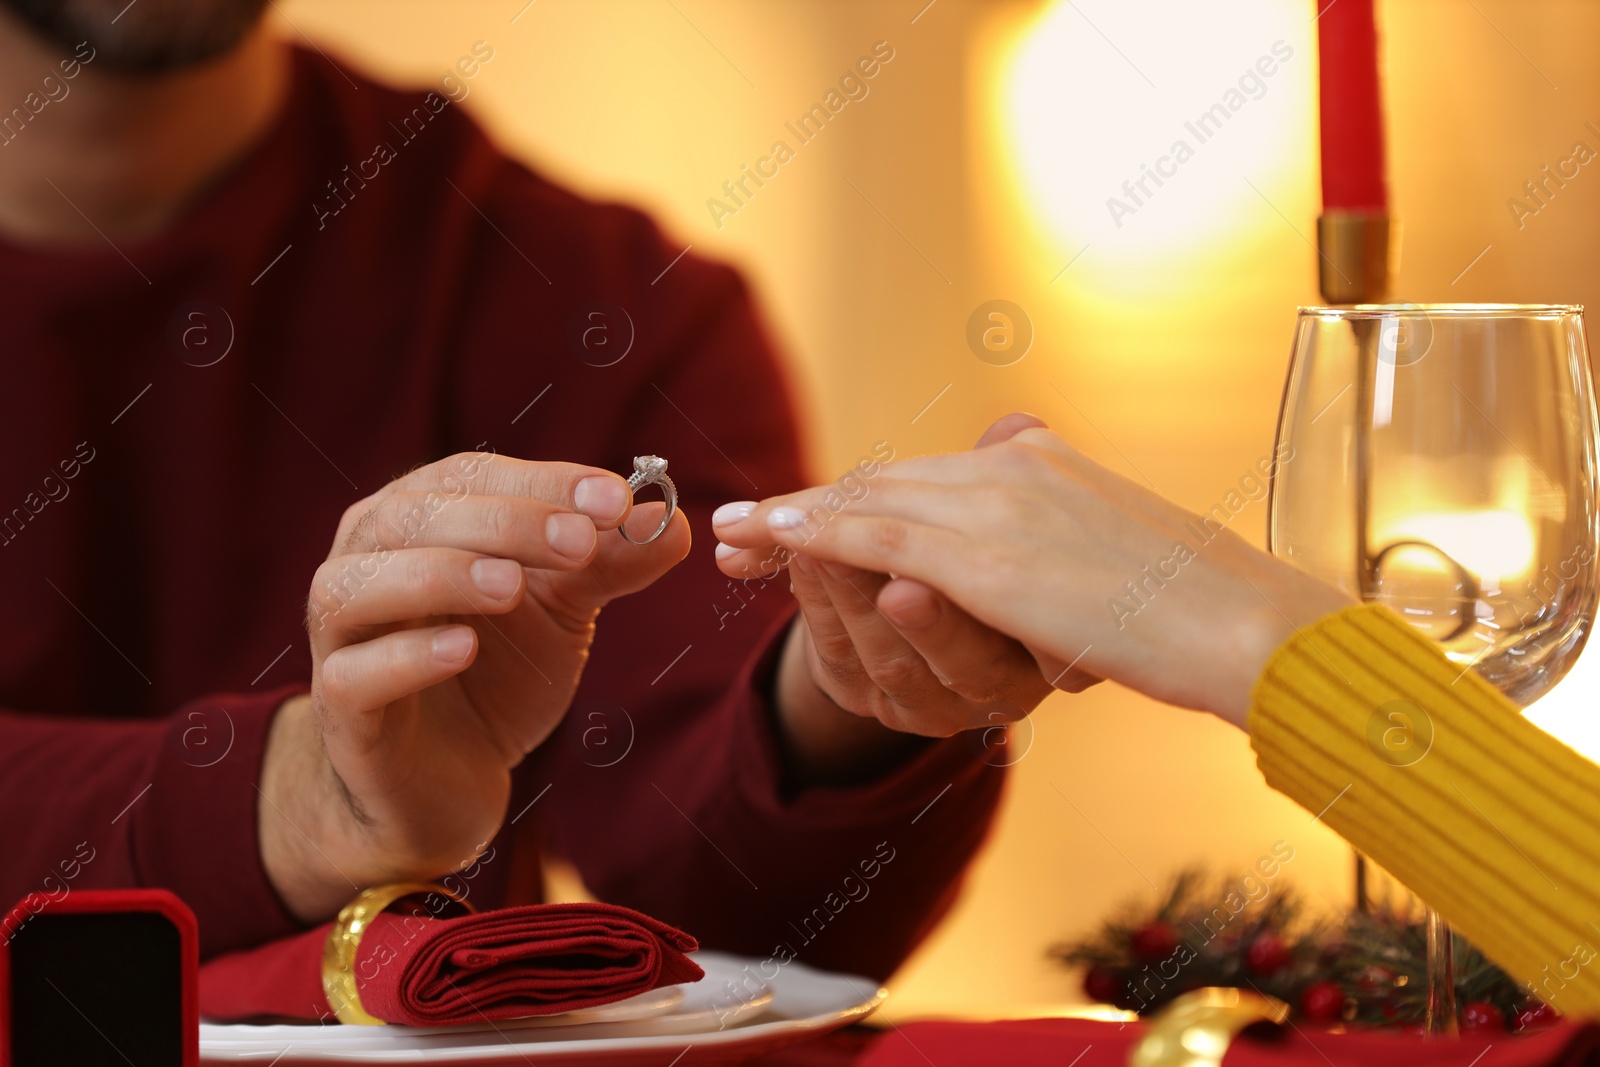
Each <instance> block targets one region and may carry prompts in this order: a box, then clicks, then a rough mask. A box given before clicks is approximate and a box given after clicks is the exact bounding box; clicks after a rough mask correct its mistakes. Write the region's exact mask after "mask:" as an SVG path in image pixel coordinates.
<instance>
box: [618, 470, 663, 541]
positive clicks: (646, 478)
mask: <svg viewBox="0 0 1600 1067" xmlns="http://www.w3.org/2000/svg"><path fill="white" fill-rule="evenodd" d="M647 485H659V486H661V493H662V496H663V498H664V499H665V500H666V502H667V510H666V512H665V513H663V514H662V516H661V525H660V526H657V527H656V530H655V533H653V534H651V535H650V536H649V537H646V538H645V539H644V540H643V541H635V540H634V539H633V538H631V537H629V536H628V528H627V526H626V525H623V526H619V527H617V532H618V533H620V534H621V535H622V537H623V540H625V541H627V542H628V543H629V544H634V545H648V544H649V543H650V542H651V541H654V540H655V539H656V538H658V537H660V536H661V535H662V534H663V533H666V530H667V527H668V526H669V525H671V524H672V516H673V513H674V512H676V511H677V510H678V487H677V486H675V485H673V484H672V479H671V478H669V477H667V461H666V460H664V459H662V458H661V457H660V456H634V457H633V473H632V474H630V475H629V476H628V489H629V491H631V492H633V493H638V492H639V490H640V489H643V488H644V487H645V486H647Z"/></svg>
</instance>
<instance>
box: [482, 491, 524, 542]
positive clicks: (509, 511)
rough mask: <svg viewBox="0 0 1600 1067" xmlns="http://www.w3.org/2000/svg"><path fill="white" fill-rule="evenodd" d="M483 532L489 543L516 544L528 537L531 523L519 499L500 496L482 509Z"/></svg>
mask: <svg viewBox="0 0 1600 1067" xmlns="http://www.w3.org/2000/svg"><path fill="white" fill-rule="evenodd" d="M482 522H483V530H484V534H485V535H486V536H487V537H488V538H489V541H490V543H491V544H495V545H517V544H521V543H522V542H523V541H526V540H528V539H529V535H530V534H531V532H532V530H531V526H532V523H531V521H530V516H529V515H528V513H527V509H526V508H525V507H523V506H522V504H521V502H520V501H517V500H513V499H508V498H505V497H501V498H499V499H497V500H494V501H493V502H490V503H486V504H485V505H484V507H483V511H482Z"/></svg>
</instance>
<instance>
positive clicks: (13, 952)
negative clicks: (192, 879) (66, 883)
mask: <svg viewBox="0 0 1600 1067" xmlns="http://www.w3.org/2000/svg"><path fill="white" fill-rule="evenodd" d="M199 966H200V933H199V927H198V925H197V924H196V922H195V917H194V912H192V911H190V910H189V908H188V906H187V905H185V904H184V903H183V901H181V900H179V899H178V898H177V897H175V896H173V895H172V894H171V893H169V892H167V891H166V890H164V889H99V890H96V889H72V890H69V891H68V893H67V894H66V895H65V896H63V897H61V898H60V899H51V898H49V897H46V896H45V895H44V894H42V893H34V894H30V895H29V896H28V897H25V898H24V899H23V900H22V901H21V903H19V904H18V905H17V906H16V907H15V908H13V909H11V912H10V913H9V914H8V915H7V916H6V918H5V920H4V922H3V923H0V1067H62V1065H65V1064H71V1065H72V1067H101V1065H105V1067H127V1065H128V1064H130V1063H131V1064H137V1065H138V1067H197V1065H198V1064H199V1062H200V1001H199V986H198V983H197V975H198V972H199Z"/></svg>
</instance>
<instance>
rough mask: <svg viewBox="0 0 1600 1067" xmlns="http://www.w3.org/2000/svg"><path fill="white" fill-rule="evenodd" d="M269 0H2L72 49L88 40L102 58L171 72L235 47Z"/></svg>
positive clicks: (110, 64) (127, 69)
mask: <svg viewBox="0 0 1600 1067" xmlns="http://www.w3.org/2000/svg"><path fill="white" fill-rule="evenodd" d="M267 3H268V0H132V2H131V3H130V2H129V0H0V11H3V12H5V13H7V14H10V15H12V16H14V17H15V18H16V19H18V20H19V21H21V22H22V23H23V24H25V25H26V26H27V27H29V28H30V29H32V30H33V31H34V32H35V33H37V34H39V35H40V36H42V37H44V38H45V39H46V40H48V41H50V42H51V43H53V44H55V45H57V46H59V47H60V48H61V49H63V50H64V51H68V52H70V51H72V50H73V49H75V48H77V47H78V46H79V45H80V44H82V43H84V42H88V43H89V45H90V46H91V47H93V49H94V53H95V65H96V66H97V67H101V68H102V69H111V70H115V71H118V72H120V73H123V74H163V73H167V72H170V71H175V70H182V69H184V68H186V67H192V66H196V65H198V64H201V63H204V62H206V61H207V60H210V59H215V58H216V57H217V56H220V55H222V54H223V53H225V52H228V51H229V50H231V49H232V48H234V47H235V46H236V45H238V44H239V42H240V41H242V40H243V39H244V38H245V36H246V35H247V34H249V32H250V30H251V29H252V27H254V26H255V24H256V23H257V22H258V21H259V20H260V18H261V12H262V11H263V10H264V9H265V8H266V6H267Z"/></svg>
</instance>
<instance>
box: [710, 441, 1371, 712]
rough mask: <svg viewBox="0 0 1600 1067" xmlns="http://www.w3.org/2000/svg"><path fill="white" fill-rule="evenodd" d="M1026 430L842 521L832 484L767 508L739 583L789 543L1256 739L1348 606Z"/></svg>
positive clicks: (917, 472) (906, 465) (731, 532)
mask: <svg viewBox="0 0 1600 1067" xmlns="http://www.w3.org/2000/svg"><path fill="white" fill-rule="evenodd" d="M1019 418H1020V419H1022V420H1024V422H1025V423H1027V424H1030V425H1029V428H1026V429H1022V430H1021V431H1020V432H1016V433H1015V434H1014V435H1013V436H1010V437H1009V438H1008V439H1007V440H1004V441H1001V442H999V443H996V444H993V445H991V446H990V447H987V448H980V449H977V450H975V451H972V452H963V453H955V454H951V455H946V456H934V457H926V458H918V459H913V460H907V461H903V462H899V463H895V464H892V465H890V466H888V467H886V468H885V469H884V470H883V472H882V476H881V477H879V478H878V479H876V480H875V481H874V483H873V486H872V489H871V492H870V493H868V494H867V495H865V496H864V497H862V498H861V499H860V500H857V501H852V502H851V503H850V504H849V505H847V506H845V507H844V508H842V509H840V510H838V511H837V512H834V511H830V510H829V509H828V508H827V507H826V506H825V505H824V504H823V497H824V495H825V494H826V492H827V490H826V489H825V488H824V489H813V490H806V491H804V492H801V493H794V494H791V495H789V496H785V497H775V498H772V499H770V500H766V501H763V502H762V503H761V504H760V505H759V506H757V507H756V508H754V509H752V511H751V512H750V514H749V515H748V517H746V518H743V519H741V520H740V521H738V522H735V523H730V524H728V525H725V526H720V527H718V529H717V531H716V532H717V536H718V538H719V539H720V540H721V541H722V542H723V543H724V544H726V545H728V546H731V547H730V548H728V549H724V550H722V553H721V554H722V556H723V568H724V570H727V571H729V572H730V573H733V570H730V568H738V567H740V566H745V565H749V563H750V561H751V560H752V559H759V558H762V557H763V556H764V555H768V554H770V552H771V548H770V547H769V546H774V545H776V546H778V547H780V548H781V549H784V550H787V551H789V552H793V553H796V554H797V555H798V556H799V558H801V559H803V560H805V561H807V562H808V563H811V561H815V562H814V563H811V565H812V566H821V565H843V566H846V567H854V568H860V569H862V570H866V571H874V572H879V573H884V574H892V575H895V576H897V577H896V579H895V580H892V581H889V582H887V583H885V584H884V585H883V586H882V588H881V589H879V590H878V591H877V602H878V604H879V606H880V607H881V606H882V604H883V602H884V601H885V600H886V599H887V600H890V601H893V600H894V599H895V598H897V597H902V596H913V595H914V596H924V595H926V594H925V593H924V592H923V591H922V587H931V588H932V589H936V590H938V591H939V592H941V593H943V594H944V595H945V596H946V597H948V598H949V600H950V601H952V602H953V603H954V605H956V606H958V607H959V609H960V610H962V611H964V612H966V613H968V614H970V615H971V617H972V618H973V619H975V620H977V621H978V622H980V623H982V624H985V625H987V626H989V627H992V628H994V629H995V630H999V631H1002V632H1004V633H1007V634H1010V635H1012V636H1013V637H1014V638H1016V639H1017V640H1018V641H1020V642H1021V643H1022V644H1023V645H1025V646H1026V647H1027V648H1028V649H1029V650H1030V651H1031V652H1032V653H1033V654H1034V655H1035V656H1037V657H1038V658H1039V659H1040V661H1041V666H1042V667H1043V669H1044V670H1045V671H1046V672H1049V671H1051V670H1053V669H1054V668H1055V667H1056V666H1057V665H1058V664H1060V665H1070V666H1071V667H1072V668H1073V669H1074V670H1075V671H1082V672H1087V673H1088V674H1090V675H1093V676H1098V677H1103V678H1109V679H1112V680H1115V681H1118V682H1121V683H1123V684H1125V685H1128V686H1130V687H1131V688H1134V689H1137V690H1139V691H1141V692H1144V693H1147V694H1149V695H1150V696H1153V697H1155V698H1157V699H1159V700H1164V701H1167V702H1169V703H1173V704H1179V705H1182V706H1184V707H1191V708H1199V709H1203V710H1207V711H1212V712H1215V713H1217V714H1218V715H1220V716H1222V717H1223V718H1225V719H1228V720H1229V721H1231V722H1234V723H1236V724H1239V725H1241V726H1242V725H1243V723H1244V717H1245V714H1246V712H1247V711H1248V709H1249V702H1250V691H1251V688H1252V687H1253V685H1254V683H1255V680H1256V678H1257V677H1258V676H1259V675H1260V672H1261V670H1262V669H1263V667H1264V666H1265V664H1266V661H1267V658H1268V657H1269V656H1270V655H1271V653H1272V652H1273V650H1274V649H1276V648H1277V647H1278V645H1280V644H1281V643H1282V642H1283V641H1284V640H1285V639H1286V638H1287V637H1288V636H1289V635H1290V634H1292V633H1293V632H1294V630H1295V629H1296V628H1297V627H1299V626H1301V625H1304V624H1306V623H1309V622H1312V621H1314V620H1316V619H1318V618H1320V617H1322V616H1323V615H1326V614H1328V613H1331V612H1333V611H1337V610H1338V609H1339V608H1341V607H1344V606H1345V605H1346V604H1347V603H1348V600H1347V599H1346V598H1345V597H1344V596H1343V594H1341V593H1339V592H1338V591H1337V590H1335V589H1333V588H1331V587H1329V586H1327V585H1324V584H1323V583H1321V582H1319V581H1317V580H1316V579H1313V578H1311V577H1309V576H1307V575H1305V574H1302V573H1301V572H1299V571H1297V570H1295V569H1294V568H1293V567H1290V566H1289V565H1287V564H1285V563H1283V562H1281V561H1279V560H1276V559H1274V558H1273V557H1271V556H1269V555H1267V554H1266V553H1264V552H1261V551H1260V550H1258V549H1256V548H1253V547H1251V546H1250V545H1249V544H1247V543H1246V542H1245V541H1244V540H1243V539H1242V538H1240V537H1239V536H1238V535H1236V534H1234V533H1233V532H1231V531H1229V530H1225V529H1220V528H1217V525H1216V524H1215V523H1214V522H1213V523H1212V524H1211V525H1210V527H1207V526H1206V523H1205V520H1204V519H1202V518H1200V517H1198V516H1195V515H1193V514H1191V513H1189V512H1187V511H1184V510H1183V509H1182V508H1180V507H1178V506H1177V505H1175V504H1172V503H1170V502H1168V501H1166V500H1165V499H1163V498H1161V497H1159V496H1157V495H1156V494H1154V493H1151V492H1149V491H1148V490H1146V489H1144V488H1141V487H1140V486H1138V485H1136V484H1134V483H1133V482H1131V481H1129V480H1127V479H1126V478H1123V477H1121V476H1120V475H1117V474H1114V473H1112V472H1111V471H1109V470H1106V469H1105V468H1103V467H1101V466H1099V465H1098V464H1096V463H1094V462H1093V461H1091V460H1089V459H1088V458H1087V457H1085V456H1084V455H1083V454H1082V453H1080V452H1078V451H1077V450H1076V449H1074V448H1072V447H1071V446H1070V445H1068V444H1067V443H1066V442H1065V441H1063V440H1062V439H1061V438H1060V437H1058V436H1056V435H1055V434H1054V433H1051V432H1050V431H1049V430H1048V429H1045V428H1043V424H1042V423H1039V422H1038V420H1034V419H1032V418H1031V417H1029V416H1020V417H1019V416H1010V417H1008V419H1007V420H1002V424H1009V425H1011V426H1015V425H1017V420H1018V419H1019ZM997 425H1001V424H997ZM802 566H805V564H802ZM908 585H909V586H910V588H909V589H908V588H907V586H908Z"/></svg>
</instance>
